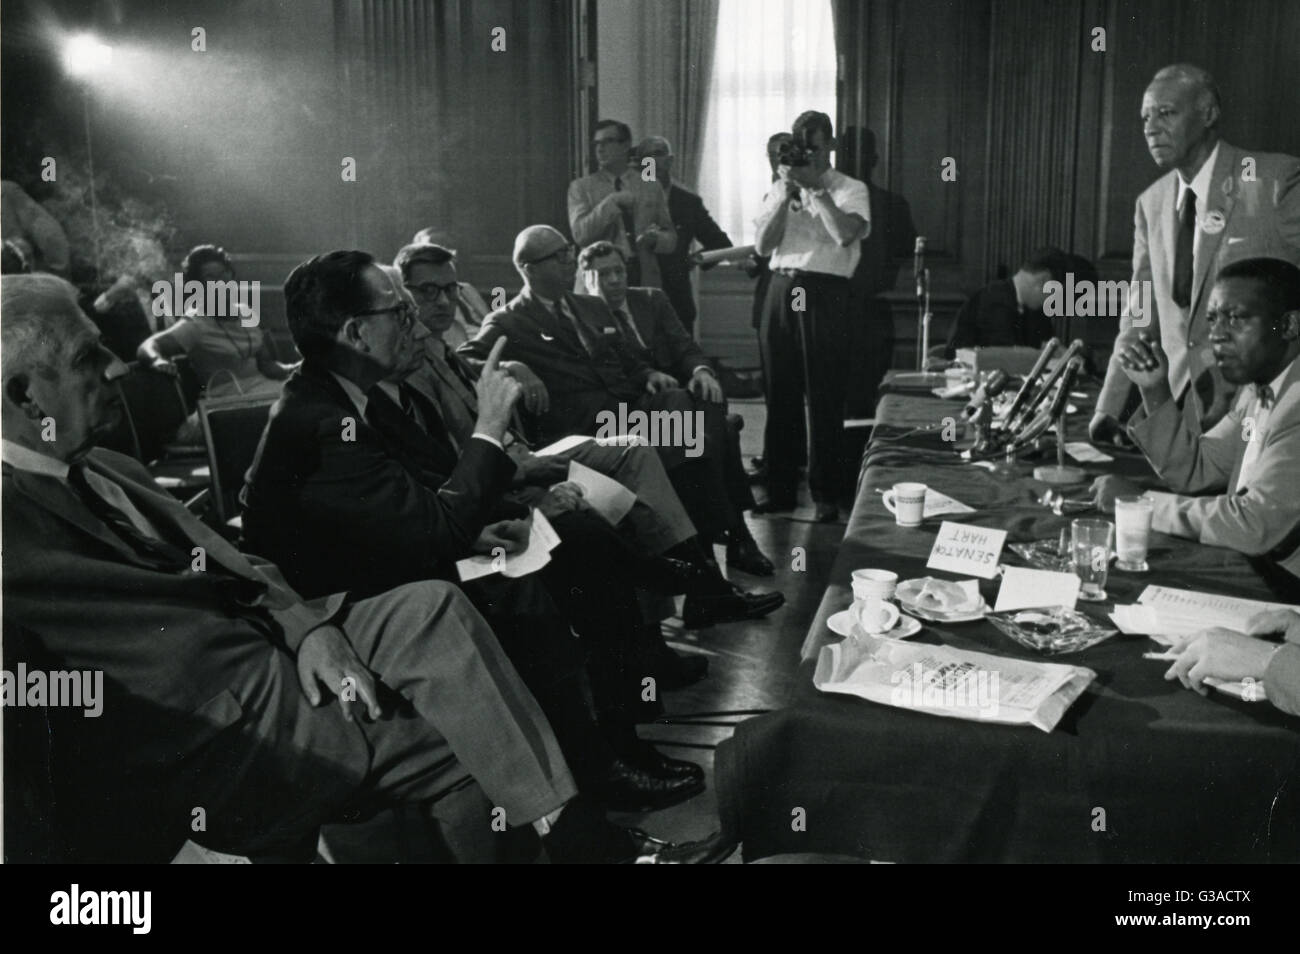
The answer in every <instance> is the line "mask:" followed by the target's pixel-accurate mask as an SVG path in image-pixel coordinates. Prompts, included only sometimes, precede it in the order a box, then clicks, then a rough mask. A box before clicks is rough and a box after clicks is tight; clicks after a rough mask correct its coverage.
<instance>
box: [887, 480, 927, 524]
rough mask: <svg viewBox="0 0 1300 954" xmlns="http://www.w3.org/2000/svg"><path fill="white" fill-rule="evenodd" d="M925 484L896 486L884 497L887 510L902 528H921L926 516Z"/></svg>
mask: <svg viewBox="0 0 1300 954" xmlns="http://www.w3.org/2000/svg"><path fill="white" fill-rule="evenodd" d="M926 490H927V488H926V486H925V484H915V483H903V484H894V486H893V487H891V488H890V489H889V490H886V491H885V493H884V494H883V496H882V499H883V500H884V503H885V509H886V510H888V511H889V512H890V513H892V514H893V515H894V521H895V522H896V523H897V524H898V525H899V526H900V527H919V526H920V525H921V518H922V517H924V516H925V492H926Z"/></svg>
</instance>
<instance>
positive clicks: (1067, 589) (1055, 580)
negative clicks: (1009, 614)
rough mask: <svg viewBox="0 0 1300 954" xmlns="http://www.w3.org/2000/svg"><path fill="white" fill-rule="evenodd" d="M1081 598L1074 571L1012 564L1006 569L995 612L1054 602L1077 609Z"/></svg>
mask: <svg viewBox="0 0 1300 954" xmlns="http://www.w3.org/2000/svg"><path fill="white" fill-rule="evenodd" d="M1078 599H1079V578H1078V577H1077V576H1075V575H1074V574H1073V573H1057V572H1055V571H1053V570H1030V569H1027V568H1026V567H1021V566H1009V567H1006V568H1004V569H1003V571H1002V586H1001V587H1000V588H999V589H998V601H997V605H996V606H994V607H993V612H995V613H1001V612H1003V611H1004V610H1018V609H1038V608H1040V607H1051V606H1064V607H1065V608H1066V609H1074V604H1075V603H1076V602H1077V601H1078Z"/></svg>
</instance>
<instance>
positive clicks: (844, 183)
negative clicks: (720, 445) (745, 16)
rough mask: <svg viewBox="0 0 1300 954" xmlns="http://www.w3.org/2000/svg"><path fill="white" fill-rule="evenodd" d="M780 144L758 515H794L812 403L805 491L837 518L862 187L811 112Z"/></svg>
mask: <svg viewBox="0 0 1300 954" xmlns="http://www.w3.org/2000/svg"><path fill="white" fill-rule="evenodd" d="M791 132H792V134H793V136H792V139H791V140H790V141H789V142H783V143H781V145H780V152H779V164H778V166H777V170H776V171H777V177H778V178H777V181H776V182H775V183H774V184H773V187H772V191H771V192H769V193H768V195H767V198H766V199H765V200H764V203H763V211H762V213H761V214H760V215H759V217H758V219H757V220H756V222H755V223H754V224H755V228H756V230H757V238H756V239H755V242H754V245H755V249H756V251H757V252H758V254H760V255H771V263H770V268H771V272H772V277H771V281H770V283H769V285H768V289H767V300H766V301H765V302H764V304H763V321H762V327H761V329H760V331H759V336H760V339H761V345H762V350H763V367H764V368H765V369H766V375H765V380H764V387H765V389H766V392H767V430H766V432H765V434H764V443H765V450H764V457H765V459H766V462H767V473H768V485H767V489H768V497H767V500H766V501H765V502H764V503H761V504H759V507H758V512H772V511H779V510H792V509H794V506H795V504H796V492H797V489H798V486H797V485H798V460H799V452H798V448H797V447H795V446H792V440H791V437H792V435H797V434H799V433H800V431H801V430H802V428H801V427H800V426H799V425H800V423H801V420H802V417H803V399H804V395H805V394H807V397H808V422H809V444H810V446H809V448H808V487H809V490H810V491H811V493H812V499H813V503H814V504H815V506H816V516H815V519H816V520H817V522H819V523H830V522H832V521H834V520H835V519H837V518H838V516H839V509H838V505H837V501H838V499H839V498H840V496H841V495H842V494H843V493H844V492H845V491H847V489H848V488H847V486H846V480H845V473H844V461H843V459H842V458H843V451H842V447H843V443H844V397H845V377H846V374H847V371H848V361H847V359H848V355H849V353H850V337H849V324H848V322H849V308H850V293H849V278H850V277H851V276H852V275H853V271H854V269H856V268H857V265H858V260H859V259H860V258H861V255H862V247H861V240H862V239H863V238H865V237H866V235H867V233H868V232H870V231H871V202H870V198H869V194H868V192H867V186H866V183H864V182H861V181H859V180H857V179H854V178H851V177H850V176H846V175H844V174H843V173H841V172H838V171H836V170H835V169H832V168H831V152H832V151H833V150H834V149H835V138H834V136H833V135H832V130H831V120H830V117H829V116H827V115H826V114H825V113H819V112H815V111H811V110H810V111H808V112H805V113H803V114H801V115H800V116H799V118H798V119H796V120H795V121H794V126H793V127H792V130H791Z"/></svg>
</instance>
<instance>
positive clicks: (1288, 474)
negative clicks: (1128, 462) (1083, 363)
mask: <svg viewBox="0 0 1300 954" xmlns="http://www.w3.org/2000/svg"><path fill="white" fill-rule="evenodd" d="M1256 403H1257V400H1256V396H1255V389H1254V388H1253V387H1245V388H1242V389H1241V391H1240V392H1239V393H1238V395H1237V400H1236V402H1235V403H1234V405H1233V407H1232V410H1230V411H1229V412H1228V414H1227V415H1226V416H1224V418H1223V419H1222V420H1221V421H1219V422H1218V423H1217V424H1215V425H1214V427H1212V428H1211V429H1210V430H1209V431H1207V432H1206V433H1204V434H1198V433H1197V432H1196V431H1195V430H1194V424H1193V423H1192V422H1190V421H1188V420H1187V419H1186V416H1185V415H1183V414H1182V413H1181V412H1180V410H1179V408H1178V407H1177V405H1176V403H1175V402H1174V401H1166V402H1165V403H1164V404H1163V405H1161V406H1160V407H1159V408H1157V409H1156V411H1155V413H1154V414H1152V415H1150V416H1148V415H1147V414H1146V411H1145V408H1139V409H1138V410H1137V411H1136V412H1135V413H1134V415H1133V418H1132V419H1131V421H1130V424H1129V433H1130V434H1131V435H1132V436H1133V439H1134V440H1135V441H1136V442H1137V444H1138V446H1139V447H1141V448H1142V452H1143V453H1144V454H1146V456H1147V459H1148V460H1149V461H1150V462H1151V465H1152V466H1153V467H1154V468H1155V470H1156V473H1157V474H1159V475H1160V477H1161V479H1162V480H1164V481H1165V482H1166V483H1167V484H1168V485H1169V486H1170V487H1171V488H1173V490H1174V491H1176V493H1173V494H1156V495H1154V496H1155V500H1156V506H1155V512H1154V514H1153V515H1152V527H1153V528H1154V529H1156V530H1159V531H1160V532H1162V533H1171V534H1174V535H1175V536H1180V537H1190V538H1191V539H1193V540H1199V541H1200V542H1201V543H1206V544H1210V545H1211V546H1219V547H1228V548H1229V549H1232V550H1237V551H1238V552H1240V553H1244V554H1246V555H1247V556H1252V557H1267V558H1269V559H1271V560H1272V561H1275V562H1276V563H1277V564H1278V565H1279V566H1280V567H1281V568H1282V569H1284V570H1286V571H1287V572H1288V573H1290V574H1291V575H1292V576H1296V577H1300V549H1297V548H1298V547H1300V494H1297V493H1296V474H1297V473H1300V360H1298V361H1296V362H1295V363H1294V364H1293V365H1292V367H1291V370H1290V372H1289V373H1288V374H1287V377H1286V379H1285V380H1284V383H1283V385H1282V388H1281V390H1280V392H1279V397H1278V399H1277V403H1276V404H1274V406H1273V408H1272V410H1271V412H1270V413H1269V417H1268V421H1267V423H1266V424H1265V425H1264V427H1263V428H1261V429H1260V430H1259V431H1258V432H1256V433H1255V440H1258V441H1260V442H1261V445H1260V450H1259V457H1258V458H1257V459H1256V460H1255V463H1254V465H1253V466H1252V469H1251V473H1250V483H1249V485H1248V486H1247V487H1245V488H1243V490H1242V492H1240V493H1236V492H1234V488H1235V487H1236V485H1237V476H1238V474H1239V473H1240V472H1241V462H1242V458H1243V457H1244V456H1245V453H1246V440H1245V439H1244V438H1245V436H1246V428H1247V427H1250V425H1247V424H1245V423H1244V421H1245V419H1246V418H1247V417H1249V416H1252V414H1253V409H1254V407H1255V405H1256ZM1251 429H1253V427H1252V428H1251Z"/></svg>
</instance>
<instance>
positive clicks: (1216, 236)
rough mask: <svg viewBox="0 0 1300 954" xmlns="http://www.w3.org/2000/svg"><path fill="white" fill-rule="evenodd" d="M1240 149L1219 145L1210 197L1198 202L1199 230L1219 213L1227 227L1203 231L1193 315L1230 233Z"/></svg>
mask: <svg viewBox="0 0 1300 954" xmlns="http://www.w3.org/2000/svg"><path fill="white" fill-rule="evenodd" d="M1238 162H1239V160H1238V158H1237V150H1236V149H1234V148H1233V147H1232V146H1229V145H1228V144H1227V143H1225V142H1220V143H1219V155H1218V157H1217V158H1216V159H1215V162H1214V172H1213V173H1212V174H1211V176H1210V194H1209V195H1208V196H1205V197H1204V198H1203V199H1199V197H1198V202H1199V208H1198V210H1197V212H1198V217H1199V218H1200V222H1198V223H1197V227H1198V228H1200V225H1201V223H1203V222H1205V221H1206V218H1207V217H1208V216H1209V215H1210V213H1211V212H1218V213H1219V214H1220V215H1221V216H1223V223H1224V227H1223V228H1221V229H1219V231H1217V232H1214V233H1210V232H1206V231H1205V230H1204V229H1202V230H1201V254H1200V255H1198V256H1197V257H1196V274H1195V276H1194V278H1193V283H1192V304H1191V314H1192V315H1196V314H1198V313H1199V312H1200V311H1201V307H1200V304H1201V298H1202V296H1204V295H1205V293H1206V283H1207V281H1208V280H1209V278H1210V267H1211V266H1212V265H1213V264H1214V260H1215V259H1216V258H1218V255H1219V246H1220V245H1222V244H1223V237H1224V236H1225V235H1227V234H1228V223H1230V222H1231V221H1232V210H1233V209H1234V208H1235V207H1236V205H1237V188H1236V184H1237V180H1236V175H1235V173H1236V170H1237V168H1238Z"/></svg>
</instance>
